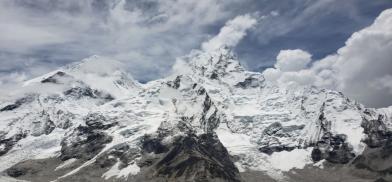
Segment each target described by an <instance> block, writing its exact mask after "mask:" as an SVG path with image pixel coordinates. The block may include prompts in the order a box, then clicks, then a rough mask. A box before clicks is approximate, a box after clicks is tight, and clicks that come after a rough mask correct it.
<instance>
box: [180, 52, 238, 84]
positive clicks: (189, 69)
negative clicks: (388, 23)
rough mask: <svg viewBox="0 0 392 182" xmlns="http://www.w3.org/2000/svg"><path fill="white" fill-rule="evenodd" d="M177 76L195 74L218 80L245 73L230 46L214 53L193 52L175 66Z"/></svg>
mask: <svg viewBox="0 0 392 182" xmlns="http://www.w3.org/2000/svg"><path fill="white" fill-rule="evenodd" d="M173 71H174V73H175V74H195V75H199V76H204V77H208V78H211V79H216V78H217V77H219V76H224V75H227V74H229V73H231V72H237V73H238V72H244V71H245V69H244V68H243V67H242V66H241V64H240V62H239V61H238V59H237V57H236V56H235V54H234V53H233V51H232V50H231V48H229V47H228V46H222V47H221V48H219V49H215V50H214V51H201V50H193V51H192V52H191V53H190V54H189V55H187V56H184V57H181V58H179V59H177V62H176V64H175V65H174V66H173Z"/></svg>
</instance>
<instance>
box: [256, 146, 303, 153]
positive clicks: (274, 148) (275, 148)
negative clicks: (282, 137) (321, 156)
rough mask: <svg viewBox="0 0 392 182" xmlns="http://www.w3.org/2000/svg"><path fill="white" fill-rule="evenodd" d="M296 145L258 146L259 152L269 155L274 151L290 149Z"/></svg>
mask: <svg viewBox="0 0 392 182" xmlns="http://www.w3.org/2000/svg"><path fill="white" fill-rule="evenodd" d="M295 148H296V147H289V146H284V145H277V146H267V147H261V148H259V151H260V152H263V153H265V154H268V155H271V154H272V153H274V152H282V151H292V150H294V149H295Z"/></svg>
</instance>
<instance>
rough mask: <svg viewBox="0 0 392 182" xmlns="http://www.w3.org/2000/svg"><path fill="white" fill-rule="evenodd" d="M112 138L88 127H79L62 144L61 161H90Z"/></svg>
mask: <svg viewBox="0 0 392 182" xmlns="http://www.w3.org/2000/svg"><path fill="white" fill-rule="evenodd" d="M111 141H112V137H111V136H108V135H107V134H105V133H104V132H103V131H99V130H96V129H94V128H92V127H88V126H79V127H77V128H75V130H74V131H73V132H72V133H71V135H69V136H67V137H65V138H64V140H63V141H62V142H61V155H60V159H61V160H63V161H65V160H68V159H70V158H76V159H83V160H89V159H91V158H93V157H94V156H95V155H97V154H98V153H99V152H100V151H101V150H102V149H103V148H104V146H105V144H106V143H109V142H111Z"/></svg>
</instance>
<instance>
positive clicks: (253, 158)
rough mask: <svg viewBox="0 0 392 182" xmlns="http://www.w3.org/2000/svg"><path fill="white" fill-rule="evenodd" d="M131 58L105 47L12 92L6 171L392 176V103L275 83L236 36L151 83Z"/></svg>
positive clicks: (1, 158) (0, 150)
mask: <svg viewBox="0 0 392 182" xmlns="http://www.w3.org/2000/svg"><path fill="white" fill-rule="evenodd" d="M121 67H122V66H121V65H120V63H116V62H115V61H113V60H108V58H103V57H99V56H93V57H90V58H87V59H85V60H82V61H81V62H79V63H75V64H72V65H69V66H66V67H63V68H60V69H58V70H56V71H53V72H51V73H48V74H46V75H43V76H41V77H38V78H35V79H32V80H30V81H27V82H26V83H25V84H24V86H23V87H22V88H21V90H20V91H18V92H16V93H15V94H13V95H14V97H11V98H9V99H8V100H7V101H3V102H1V103H0V111H1V112H0V171H2V177H0V180H5V181H12V180H27V181H375V180H382V179H384V180H392V178H391V177H390V176H389V174H390V171H391V169H392V168H391V167H392V165H391V163H390V161H391V160H390V159H391V158H392V156H391V155H390V154H391V152H390V150H391V147H390V146H391V141H392V140H391V136H392V133H391V131H392V123H391V121H392V109H391V108H384V109H371V108H365V107H364V106H363V105H361V104H359V103H357V102H355V101H353V100H350V99H349V98H347V97H345V96H344V95H343V94H342V93H340V92H336V91H332V90H326V89H319V88H316V87H304V88H291V87H284V86H282V85H279V86H278V85H273V84H272V83H267V82H266V81H265V80H264V77H263V75H262V74H261V73H257V72H250V71H247V70H245V69H244V68H243V67H242V66H241V65H240V63H239V61H238V60H237V58H236V56H235V55H234V54H233V53H232V51H231V50H230V49H229V48H227V47H222V48H220V49H217V50H214V51H210V52H203V51H197V50H196V51H193V52H192V53H191V54H190V55H188V56H185V57H182V58H179V59H178V60H177V63H176V64H175V66H174V67H173V73H172V74H171V75H170V76H168V77H167V78H164V79H160V80H155V81H151V82H148V83H146V84H140V83H138V82H136V81H135V80H133V79H132V78H131V77H130V76H128V75H127V74H126V73H125V72H124V71H122V70H121ZM331 174H335V175H331ZM326 176H328V178H326Z"/></svg>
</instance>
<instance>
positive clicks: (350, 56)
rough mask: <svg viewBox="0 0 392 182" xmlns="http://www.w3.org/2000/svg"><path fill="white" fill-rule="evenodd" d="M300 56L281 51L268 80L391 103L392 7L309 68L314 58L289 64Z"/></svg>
mask: <svg viewBox="0 0 392 182" xmlns="http://www.w3.org/2000/svg"><path fill="white" fill-rule="evenodd" d="M296 55H297V54H292V55H289V54H286V55H284V56H282V55H281V54H279V56H278V58H277V59H278V61H277V63H276V65H275V68H271V69H267V70H266V71H264V73H263V74H264V75H265V76H266V79H267V80H268V81H270V82H274V83H277V84H289V85H293V84H297V85H316V86H319V87H325V88H330V89H336V90H340V91H343V92H344V93H345V94H346V95H348V96H349V97H352V98H354V99H356V100H358V101H360V102H362V103H364V104H366V105H367V106H372V107H384V106H389V105H391V103H392V92H391V90H392V89H391V88H392V83H391V81H390V80H391V78H392V76H391V75H392V9H389V10H385V11H384V12H382V13H381V14H380V16H379V17H378V18H377V19H376V20H375V22H374V23H373V24H372V25H371V26H369V27H367V28H364V29H363V30H361V31H358V32H356V33H354V34H353V35H352V36H351V37H350V38H349V39H348V40H347V41H346V44H345V46H344V47H342V48H340V49H339V50H338V51H337V53H336V54H335V55H330V56H327V57H326V58H324V59H321V60H319V61H316V62H314V63H313V65H312V66H311V67H310V68H308V69H306V70H303V69H302V68H304V65H306V63H307V61H309V59H308V58H310V57H306V56H303V58H304V59H303V60H302V63H303V64H299V65H294V66H293V65H288V64H289V63H292V62H290V61H287V60H289V59H295V58H296V57H297V56H296ZM304 55H305V54H304ZM308 56H309V55H308ZM282 60H286V61H282ZM299 62H301V61H299Z"/></svg>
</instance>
